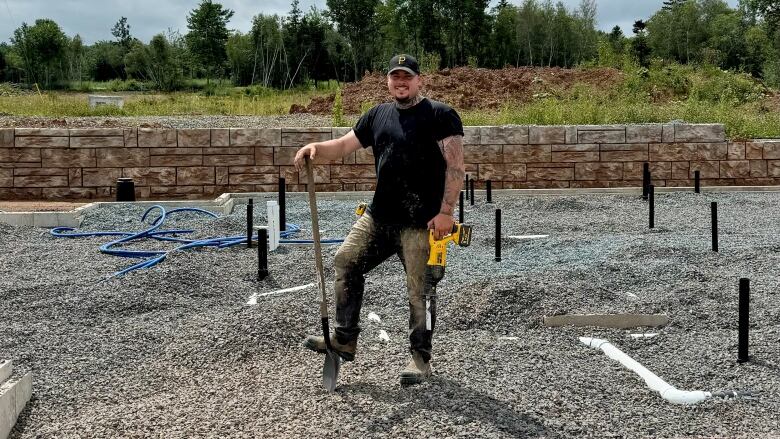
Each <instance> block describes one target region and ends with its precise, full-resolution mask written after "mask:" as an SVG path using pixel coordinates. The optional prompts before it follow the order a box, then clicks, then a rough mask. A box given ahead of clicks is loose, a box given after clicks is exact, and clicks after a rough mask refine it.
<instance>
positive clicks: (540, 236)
mask: <svg viewBox="0 0 780 439" xmlns="http://www.w3.org/2000/svg"><path fill="white" fill-rule="evenodd" d="M548 236H550V235H509V239H542V238H547V237H548Z"/></svg>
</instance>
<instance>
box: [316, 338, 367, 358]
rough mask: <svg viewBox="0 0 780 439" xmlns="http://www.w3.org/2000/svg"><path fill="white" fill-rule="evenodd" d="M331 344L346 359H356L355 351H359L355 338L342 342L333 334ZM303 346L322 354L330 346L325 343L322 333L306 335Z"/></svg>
mask: <svg viewBox="0 0 780 439" xmlns="http://www.w3.org/2000/svg"><path fill="white" fill-rule="evenodd" d="M330 345H331V346H332V347H333V350H334V351H336V353H337V354H338V355H339V357H341V358H342V359H343V360H344V361H353V360H354V359H355V351H357V340H353V341H351V342H349V343H346V344H341V343H339V341H338V340H337V339H336V336H335V335H331V336H330ZM303 347H305V348H307V349H311V350H312V351H314V352H319V353H321V354H324V353H325V352H326V351H327V349H328V346H327V345H326V344H325V337H323V336H321V335H320V336H316V335H310V336H308V337H306V339H305V340H303Z"/></svg>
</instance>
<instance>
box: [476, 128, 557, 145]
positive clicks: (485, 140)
mask: <svg viewBox="0 0 780 439" xmlns="http://www.w3.org/2000/svg"><path fill="white" fill-rule="evenodd" d="M479 143H480V144H481V145H527V144H528V126H500V127H479ZM560 143H563V142H560Z"/></svg>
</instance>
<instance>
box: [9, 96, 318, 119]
mask: <svg viewBox="0 0 780 439" xmlns="http://www.w3.org/2000/svg"><path fill="white" fill-rule="evenodd" d="M325 94H327V92H325V91H320V90H316V91H315V90H312V91H302V90H290V91H283V92H281V91H277V92H274V93H268V94H253V95H247V94H246V93H244V92H242V91H239V92H237V93H231V94H230V95H228V96H206V95H202V94H199V93H185V92H176V93H168V94H130V95H126V99H125V105H124V108H121V109H120V108H116V107H108V106H102V107H98V108H96V109H94V110H93V109H90V108H89V104H88V101H87V95H86V94H82V93H62V92H43V93H42V94H40V95H39V94H35V95H28V96H0V113H2V114H9V115H16V116H48V117H80V116H173V115H184V116H187V115H225V116H233V115H254V116H269V115H278V114H287V113H288V112H289V110H290V106H292V104H299V105H306V104H308V103H309V102H310V101H311V99H312V98H313V97H314V96H320V95H325Z"/></svg>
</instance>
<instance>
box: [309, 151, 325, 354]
mask: <svg viewBox="0 0 780 439" xmlns="http://www.w3.org/2000/svg"><path fill="white" fill-rule="evenodd" d="M305 159H306V174H307V175H308V177H309V184H308V189H309V210H310V211H311V229H312V233H313V235H314V238H313V239H314V259H315V261H314V262H315V263H316V265H317V285H318V286H319V288H320V293H321V294H322V302H320V317H322V318H323V319H327V318H328V297H327V295H326V294H325V269H324V268H323V267H322V245H321V244H320V220H319V217H318V216H317V194H316V192H315V190H314V169H313V168H312V164H311V159H310V158H309V156H306V157H305ZM325 338H326V339H327V334H326V337H325Z"/></svg>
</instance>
